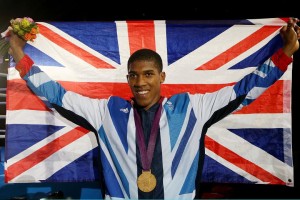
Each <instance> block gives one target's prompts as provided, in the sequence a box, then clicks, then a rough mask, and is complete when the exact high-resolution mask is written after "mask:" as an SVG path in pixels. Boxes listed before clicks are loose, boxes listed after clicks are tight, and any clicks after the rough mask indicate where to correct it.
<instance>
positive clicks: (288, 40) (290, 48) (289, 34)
mask: <svg viewBox="0 0 300 200" xmlns="http://www.w3.org/2000/svg"><path fill="white" fill-rule="evenodd" d="M298 22H299V19H298V18H290V19H289V21H288V22H287V25H285V26H283V27H282V28H281V29H280V35H281V37H282V39H283V48H282V50H283V52H284V53H285V54H286V55H288V56H290V57H291V56H292V55H293V54H294V53H295V52H296V51H297V50H298V49H299V41H298V40H299V39H300V28H299V26H298V25H297V23H298Z"/></svg>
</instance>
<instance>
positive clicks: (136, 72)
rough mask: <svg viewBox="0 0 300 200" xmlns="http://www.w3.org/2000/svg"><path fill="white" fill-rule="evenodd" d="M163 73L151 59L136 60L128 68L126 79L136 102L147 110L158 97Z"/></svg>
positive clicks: (163, 78)
mask: <svg viewBox="0 0 300 200" xmlns="http://www.w3.org/2000/svg"><path fill="white" fill-rule="evenodd" d="M164 80H165V73H164V72H159V70H158V68H157V67H156V66H155V63H154V62H153V61H144V60H137V61H135V62H133V63H132V64H131V65H130V66H129V68H128V75H127V81H128V84H129V86H130V89H131V92H132V94H133V96H134V98H135V101H136V103H137V104H138V105H139V106H141V107H144V109H145V110H148V109H149V108H150V107H151V106H152V105H154V104H155V103H156V102H157V101H158V100H159V99H160V95H161V94H160V85H161V83H163V82H164Z"/></svg>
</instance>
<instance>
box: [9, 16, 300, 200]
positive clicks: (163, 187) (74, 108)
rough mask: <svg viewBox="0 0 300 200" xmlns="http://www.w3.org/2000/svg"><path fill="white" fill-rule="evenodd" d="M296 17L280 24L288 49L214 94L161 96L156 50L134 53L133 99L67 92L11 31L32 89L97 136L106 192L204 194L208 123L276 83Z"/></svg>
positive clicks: (293, 42)
mask: <svg viewBox="0 0 300 200" xmlns="http://www.w3.org/2000/svg"><path fill="white" fill-rule="evenodd" d="M298 21H299V20H298V19H291V20H290V21H289V22H288V24H287V25H286V26H283V27H282V28H281V31H280V33H281V36H282V39H283V44H284V45H283V47H282V48H281V49H279V50H278V51H277V52H275V53H274V54H273V56H271V57H270V58H268V59H266V60H265V62H264V63H263V64H261V65H259V66H257V68H256V69H255V70H254V71H253V72H251V73H250V74H247V75H246V76H245V77H244V78H243V79H241V80H240V81H238V82H237V83H236V84H235V85H232V86H227V87H224V88H222V89H220V90H218V91H216V92H213V93H206V94H190V93H189V92H188V91H187V92H185V93H180V94H176V95H173V96H171V97H170V98H167V97H162V96H161V84H162V83H163V82H164V80H165V78H166V74H165V72H163V66H162V60H161V57H160V55H159V54H157V53H156V52H155V51H153V50H150V49H140V50H138V51H136V52H134V53H133V54H132V55H131V56H130V58H129V60H128V66H127V67H128V74H127V80H128V85H129V87H130V88H131V91H132V95H133V97H132V99H130V100H127V99H122V98H120V97H118V96H111V97H109V98H108V99H92V98H88V97H85V96H82V95H80V94H77V93H74V92H72V91H67V90H65V89H64V88H63V87H62V86H61V85H60V84H59V83H58V82H56V81H54V80H51V79H50V77H49V76H47V74H45V73H44V72H43V71H42V70H41V69H40V68H39V67H37V66H35V65H34V63H33V61H32V59H31V58H30V57H29V56H28V55H25V54H24V51H23V48H24V46H25V44H26V42H25V41H23V40H22V39H20V38H18V36H16V35H14V34H13V33H11V37H10V45H11V48H10V50H9V53H10V54H11V55H12V56H13V58H14V60H15V61H16V63H17V66H16V69H17V70H18V71H19V73H20V76H21V77H22V78H23V79H24V80H25V81H26V82H27V85H28V87H30V88H31V89H32V91H33V92H34V93H35V94H36V95H38V96H40V97H42V98H44V99H46V100H47V101H48V103H49V105H50V106H51V108H54V109H56V110H57V111H58V112H59V113H60V114H61V115H62V116H64V117H66V118H68V119H69V120H71V121H73V122H75V123H77V124H79V125H81V126H82V127H84V128H86V129H88V130H90V131H93V132H95V133H96V134H97V135H98V136H99V141H100V142H99V144H100V147H99V152H100V154H101V167H102V169H103V170H102V173H101V174H100V175H101V177H100V178H101V179H102V180H104V185H103V188H102V189H103V190H102V191H103V194H104V195H105V197H106V198H121V199H128V198H129V199H143V198H145V199H193V198H195V197H196V198H199V197H200V196H199V195H200V194H199V193H198V189H199V181H200V178H201V173H202V166H203V159H204V138H205V133H206V131H207V129H208V128H209V127H210V126H211V125H212V124H214V123H216V122H218V121H219V120H221V119H223V118H224V117H225V116H227V115H229V114H230V113H232V112H234V111H236V110H238V109H241V108H242V107H244V106H247V105H248V104H249V102H253V100H255V99H256V98H257V97H258V96H259V95H260V94H262V93H263V92H264V91H265V90H266V89H267V88H268V87H270V86H271V85H272V84H274V83H275V82H276V81H277V80H278V79H280V77H281V76H282V75H283V74H284V72H285V71H286V69H287V67H288V65H289V64H290V63H291V62H292V55H293V54H294V53H295V52H296V51H297V50H298V49H299V41H298V39H299V37H300V32H299V27H298V26H297V24H296V23H297V22H298Z"/></svg>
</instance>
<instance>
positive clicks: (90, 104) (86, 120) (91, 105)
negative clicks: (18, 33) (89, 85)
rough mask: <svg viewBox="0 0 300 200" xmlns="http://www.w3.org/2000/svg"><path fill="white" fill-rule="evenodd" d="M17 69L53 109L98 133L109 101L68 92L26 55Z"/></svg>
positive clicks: (33, 89)
mask: <svg viewBox="0 0 300 200" xmlns="http://www.w3.org/2000/svg"><path fill="white" fill-rule="evenodd" d="M16 69H17V70H18V71H19V73H20V76H21V77H22V78H23V79H24V80H25V81H26V83H27V86H28V87H29V88H30V89H31V90H32V91H33V92H34V93H35V94H36V95H37V96H38V97H39V98H40V99H41V100H42V101H43V102H44V103H45V104H46V105H47V106H48V107H49V108H50V109H52V110H53V109H55V110H56V111H58V112H59V113H60V114H61V115H62V116H64V117H65V118H67V119H68V120H70V121H72V122H74V123H75V124H78V125H80V126H82V127H84V128H86V129H88V130H91V131H98V130H99V128H100V127H101V125H102V119H103V117H104V114H105V111H106V107H107V106H106V104H107V101H108V100H106V99H92V98H88V97H85V96H82V95H80V94H77V93H75V92H72V91H66V90H65V89H64V88H63V87H62V86H61V84H60V83H58V82H57V81H55V80H52V79H51V78H50V77H49V76H48V75H47V74H46V73H44V72H43V71H42V70H41V69H40V68H39V67H37V66H35V65H34V64H33V61H32V60H31V58H30V57H29V56H28V55H25V56H24V57H23V58H22V59H21V60H20V61H19V62H18V64H17V66H16Z"/></svg>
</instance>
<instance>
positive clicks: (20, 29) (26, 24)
mask: <svg viewBox="0 0 300 200" xmlns="http://www.w3.org/2000/svg"><path fill="white" fill-rule="evenodd" d="M10 24H11V27H12V29H13V32H14V33H16V34H17V35H18V36H19V37H21V38H22V39H24V40H26V41H31V42H33V40H34V39H35V38H36V35H37V34H38V33H39V27H38V25H37V24H36V23H35V22H34V21H33V19H31V18H30V17H23V18H16V19H12V20H10Z"/></svg>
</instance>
